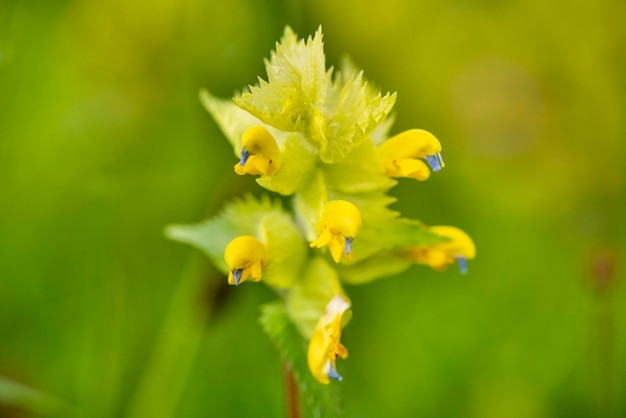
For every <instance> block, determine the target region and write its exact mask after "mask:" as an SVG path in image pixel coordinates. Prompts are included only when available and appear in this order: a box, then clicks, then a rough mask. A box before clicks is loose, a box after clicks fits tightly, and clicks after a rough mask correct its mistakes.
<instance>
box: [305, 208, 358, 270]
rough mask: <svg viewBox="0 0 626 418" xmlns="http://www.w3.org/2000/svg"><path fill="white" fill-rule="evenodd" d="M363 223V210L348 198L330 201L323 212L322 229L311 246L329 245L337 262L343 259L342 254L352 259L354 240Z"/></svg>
mask: <svg viewBox="0 0 626 418" xmlns="http://www.w3.org/2000/svg"><path fill="white" fill-rule="evenodd" d="M361 225H362V220H361V212H359V209H358V208H357V207H356V206H355V205H354V204H352V203H350V202H348V201H346V200H333V201H331V202H328V203H327V204H326V206H325V207H324V212H323V214H322V222H321V231H320V233H319V235H318V236H317V239H316V240H315V241H313V242H312V243H311V244H310V246H311V248H321V247H323V246H325V245H328V248H329V249H330V253H331V255H332V256H333V259H334V260H335V262H336V263H339V262H340V261H341V256H342V255H344V256H345V257H346V258H347V259H350V258H351V257H352V253H351V251H352V241H353V240H354V237H355V236H356V235H357V234H358V233H359V230H360V229H361Z"/></svg>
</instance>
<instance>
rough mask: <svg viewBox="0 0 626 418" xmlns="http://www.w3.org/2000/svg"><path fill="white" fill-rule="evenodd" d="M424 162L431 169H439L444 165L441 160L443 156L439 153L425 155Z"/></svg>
mask: <svg viewBox="0 0 626 418" xmlns="http://www.w3.org/2000/svg"><path fill="white" fill-rule="evenodd" d="M426 162H427V163H428V165H429V166H430V168H431V169H432V170H433V171H439V170H441V169H442V168H443V167H445V165H446V164H445V163H444V162H443V158H442V157H441V153H440V152H438V153H437V154H430V155H427V156H426Z"/></svg>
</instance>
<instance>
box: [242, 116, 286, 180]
mask: <svg viewBox="0 0 626 418" xmlns="http://www.w3.org/2000/svg"><path fill="white" fill-rule="evenodd" d="M241 146H242V149H241V160H239V162H238V163H237V164H236V165H235V172H236V173H237V174H239V175H244V174H252V175H258V174H260V175H261V176H270V175H272V174H274V173H275V172H276V170H278V167H279V166H280V150H279V149H278V144H277V143H276V139H274V137H273V136H272V134H271V133H269V131H268V130H267V129H265V128H264V127H262V126H253V127H251V128H248V130H246V131H245V132H244V133H243V136H242V137H241Z"/></svg>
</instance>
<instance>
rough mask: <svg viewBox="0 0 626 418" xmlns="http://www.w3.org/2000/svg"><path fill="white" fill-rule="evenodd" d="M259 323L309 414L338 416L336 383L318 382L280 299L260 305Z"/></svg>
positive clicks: (325, 417)
mask: <svg viewBox="0 0 626 418" xmlns="http://www.w3.org/2000/svg"><path fill="white" fill-rule="evenodd" d="M260 322H261V326H262V327H263V330H264V331H265V333H266V334H267V335H268V336H269V338H270V340H271V341H272V343H273V344H274V345H275V346H276V348H277V349H278V351H279V352H280V354H281V357H282V358H283V361H284V362H286V363H287V364H288V365H289V367H290V369H291V370H292V371H293V374H294V376H295V378H296V382H297V383H298V388H299V390H300V393H301V394H302V398H303V399H304V400H305V402H306V405H307V406H308V407H309V410H310V411H311V414H312V416H313V418H342V417H344V416H345V415H344V413H343V409H342V408H341V402H340V399H341V397H340V385H338V384H331V385H320V384H319V383H318V382H317V381H316V380H315V378H314V377H313V376H312V375H311V373H310V372H309V370H308V366H307V358H306V356H307V354H306V353H307V345H306V343H305V340H303V339H302V336H301V335H300V333H299V332H298V330H297V329H296V326H295V325H294V323H293V322H292V320H291V318H290V317H289V314H288V313H287V311H286V310H285V307H284V306H283V305H282V304H281V303H271V304H267V305H263V306H262V308H261V318H260Z"/></svg>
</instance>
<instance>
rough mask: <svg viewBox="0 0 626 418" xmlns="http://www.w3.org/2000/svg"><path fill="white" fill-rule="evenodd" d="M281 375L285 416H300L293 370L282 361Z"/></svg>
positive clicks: (293, 417)
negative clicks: (283, 388)
mask: <svg viewBox="0 0 626 418" xmlns="http://www.w3.org/2000/svg"><path fill="white" fill-rule="evenodd" d="M283 377H284V382H285V407H286V412H287V418H300V402H299V392H298V383H297V382H296V378H295V376H294V374H293V370H291V367H289V365H288V364H287V363H283Z"/></svg>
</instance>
